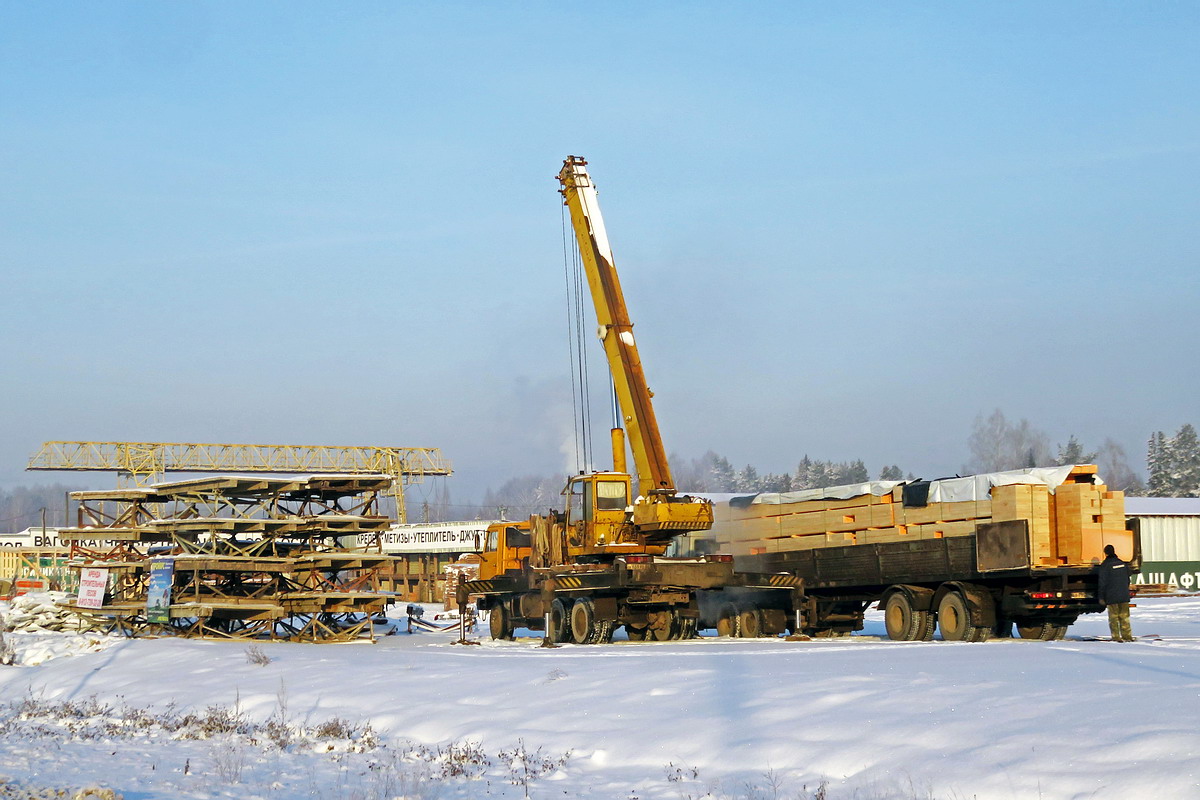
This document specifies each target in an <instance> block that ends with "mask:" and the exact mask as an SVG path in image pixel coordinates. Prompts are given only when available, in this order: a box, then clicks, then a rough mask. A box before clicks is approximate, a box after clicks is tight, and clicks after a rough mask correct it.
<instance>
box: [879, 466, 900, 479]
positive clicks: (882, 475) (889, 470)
mask: <svg viewBox="0 0 1200 800" xmlns="http://www.w3.org/2000/svg"><path fill="white" fill-rule="evenodd" d="M879 480H881V481H902V480H904V470H902V469H900V467H898V466H896V465H895V464H892V465H891V466H888V467H884V468H883V469H881V470H880V471H879Z"/></svg>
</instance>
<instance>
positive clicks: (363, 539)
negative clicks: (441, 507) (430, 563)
mask: <svg viewBox="0 0 1200 800" xmlns="http://www.w3.org/2000/svg"><path fill="white" fill-rule="evenodd" d="M489 524H491V521H490V520H480V521H472V522H422V523H417V524H413V525H393V526H392V528H391V529H390V530H387V531H384V532H383V533H381V534H379V541H380V543H381V544H382V545H383V552H385V553H392V554H398V553H473V552H475V551H476V550H477V549H478V548H479V546H480V543H481V542H482V541H483V540H484V539H486V538H487V527H488V525H489ZM374 538H375V534H373V533H360V534H358V546H359V547H368V546H370V545H371V544H372V543H373V542H374Z"/></svg>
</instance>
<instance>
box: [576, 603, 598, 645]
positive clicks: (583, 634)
mask: <svg viewBox="0 0 1200 800" xmlns="http://www.w3.org/2000/svg"><path fill="white" fill-rule="evenodd" d="M598 633H599V631H597V629H596V605H595V604H594V603H593V602H592V601H591V599H590V598H587V597H581V598H579V599H578V600H576V601H575V604H574V605H572V606H571V641H573V642H575V644H595V642H596V639H597V634H598Z"/></svg>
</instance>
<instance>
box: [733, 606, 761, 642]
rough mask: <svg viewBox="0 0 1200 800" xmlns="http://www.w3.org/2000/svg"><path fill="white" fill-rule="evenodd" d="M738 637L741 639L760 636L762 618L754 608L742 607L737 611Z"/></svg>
mask: <svg viewBox="0 0 1200 800" xmlns="http://www.w3.org/2000/svg"><path fill="white" fill-rule="evenodd" d="M738 636H739V637H741V638H743V639H757V638H758V637H760V636H762V617H761V616H759V613H758V609H757V608H755V607H754V606H743V607H742V608H741V609H740V610H739V611H738Z"/></svg>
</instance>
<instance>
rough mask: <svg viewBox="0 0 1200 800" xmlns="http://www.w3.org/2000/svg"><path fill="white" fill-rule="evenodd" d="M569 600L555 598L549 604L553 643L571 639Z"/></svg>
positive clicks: (567, 598)
mask: <svg viewBox="0 0 1200 800" xmlns="http://www.w3.org/2000/svg"><path fill="white" fill-rule="evenodd" d="M572 605H573V604H572V602H571V598H569V597H556V598H554V602H553V603H551V604H550V626H551V627H552V628H553V629H554V641H556V642H566V641H570V639H571V606H572Z"/></svg>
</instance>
